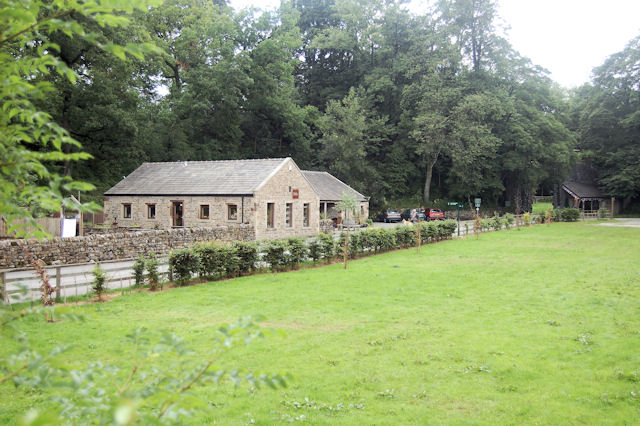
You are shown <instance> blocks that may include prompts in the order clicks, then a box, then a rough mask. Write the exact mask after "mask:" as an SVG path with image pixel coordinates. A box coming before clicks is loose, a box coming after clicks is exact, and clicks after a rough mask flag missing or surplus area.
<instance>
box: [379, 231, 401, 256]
mask: <svg viewBox="0 0 640 426" xmlns="http://www.w3.org/2000/svg"><path fill="white" fill-rule="evenodd" d="M376 230H377V231H378V232H377V237H378V241H377V243H378V247H379V248H380V251H389V250H393V249H395V248H396V235H395V232H394V231H393V228H377V229H376Z"/></svg>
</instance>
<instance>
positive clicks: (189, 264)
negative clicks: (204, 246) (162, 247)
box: [169, 249, 202, 286]
mask: <svg viewBox="0 0 640 426" xmlns="http://www.w3.org/2000/svg"><path fill="white" fill-rule="evenodd" d="M169 268H170V269H171V271H172V275H173V279H174V280H175V281H176V282H177V283H178V285H181V286H182V285H185V284H187V283H188V282H189V281H191V278H192V277H193V275H194V274H197V273H199V272H200V271H201V270H202V269H201V263H200V256H199V255H198V253H196V252H195V250H191V249H181V250H172V251H171V253H169Z"/></svg>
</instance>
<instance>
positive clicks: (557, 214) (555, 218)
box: [551, 209, 562, 222]
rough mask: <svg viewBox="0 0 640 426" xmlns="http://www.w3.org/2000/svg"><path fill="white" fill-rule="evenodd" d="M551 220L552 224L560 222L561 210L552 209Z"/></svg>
mask: <svg viewBox="0 0 640 426" xmlns="http://www.w3.org/2000/svg"><path fill="white" fill-rule="evenodd" d="M551 218H552V219H553V221H554V222H560V221H561V220H562V210H561V209H553V210H552V211H551Z"/></svg>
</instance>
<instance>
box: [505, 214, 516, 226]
mask: <svg viewBox="0 0 640 426" xmlns="http://www.w3.org/2000/svg"><path fill="white" fill-rule="evenodd" d="M514 221H515V216H514V215H513V214H511V213H505V215H504V226H505V228H507V229H509V228H511V225H513V222H514Z"/></svg>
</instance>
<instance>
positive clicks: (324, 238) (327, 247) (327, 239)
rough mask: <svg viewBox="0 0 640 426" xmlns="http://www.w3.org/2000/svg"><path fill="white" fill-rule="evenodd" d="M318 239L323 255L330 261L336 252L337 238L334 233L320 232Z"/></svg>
mask: <svg viewBox="0 0 640 426" xmlns="http://www.w3.org/2000/svg"><path fill="white" fill-rule="evenodd" d="M318 241H319V242H320V246H321V247H322V257H323V258H325V259H327V262H330V261H331V259H333V257H334V256H335V254H336V240H335V239H334V238H333V235H332V234H320V235H318Z"/></svg>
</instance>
